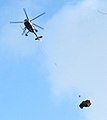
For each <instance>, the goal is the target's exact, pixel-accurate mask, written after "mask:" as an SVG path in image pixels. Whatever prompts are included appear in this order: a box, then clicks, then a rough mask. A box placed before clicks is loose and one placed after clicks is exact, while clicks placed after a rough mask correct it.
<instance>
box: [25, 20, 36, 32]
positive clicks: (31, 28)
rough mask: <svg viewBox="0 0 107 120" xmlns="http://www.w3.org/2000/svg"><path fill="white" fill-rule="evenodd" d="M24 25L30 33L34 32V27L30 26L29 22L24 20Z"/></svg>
mask: <svg viewBox="0 0 107 120" xmlns="http://www.w3.org/2000/svg"><path fill="white" fill-rule="evenodd" d="M24 25H25V27H26V28H27V29H28V30H29V31H30V32H34V27H33V26H32V23H31V22H30V21H29V20H27V19H25V20H24Z"/></svg>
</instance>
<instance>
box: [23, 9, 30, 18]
mask: <svg viewBox="0 0 107 120" xmlns="http://www.w3.org/2000/svg"><path fill="white" fill-rule="evenodd" d="M23 10H24V13H25V15H26V18H27V20H29V18H28V15H27V12H26V10H25V8H23Z"/></svg>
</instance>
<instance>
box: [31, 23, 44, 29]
mask: <svg viewBox="0 0 107 120" xmlns="http://www.w3.org/2000/svg"><path fill="white" fill-rule="evenodd" d="M32 24H33V25H35V26H36V27H38V28H40V29H44V28H43V27H41V26H39V25H36V24H34V23H32Z"/></svg>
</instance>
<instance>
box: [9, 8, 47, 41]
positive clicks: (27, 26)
mask: <svg viewBox="0 0 107 120" xmlns="http://www.w3.org/2000/svg"><path fill="white" fill-rule="evenodd" d="M23 11H24V13H25V16H26V19H25V20H24V21H16V22H10V23H23V24H24V26H25V27H24V28H22V30H23V33H22V35H24V34H25V36H28V33H29V32H31V33H33V34H34V35H35V36H36V38H35V40H40V38H42V37H43V36H38V35H37V32H38V30H37V29H36V28H35V27H38V28H40V29H44V28H43V27H41V26H39V25H37V24H35V23H33V22H32V21H33V20H35V19H37V18H39V17H40V16H42V15H44V14H45V12H43V13H42V14H40V15H38V16H36V17H35V18H33V19H31V20H30V19H29V17H28V15H27V12H26V10H25V8H23ZM26 30H28V31H27V32H26Z"/></svg>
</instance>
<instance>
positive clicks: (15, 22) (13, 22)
mask: <svg viewBox="0 0 107 120" xmlns="http://www.w3.org/2000/svg"><path fill="white" fill-rule="evenodd" d="M10 23H23V21H18V22H10Z"/></svg>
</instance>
